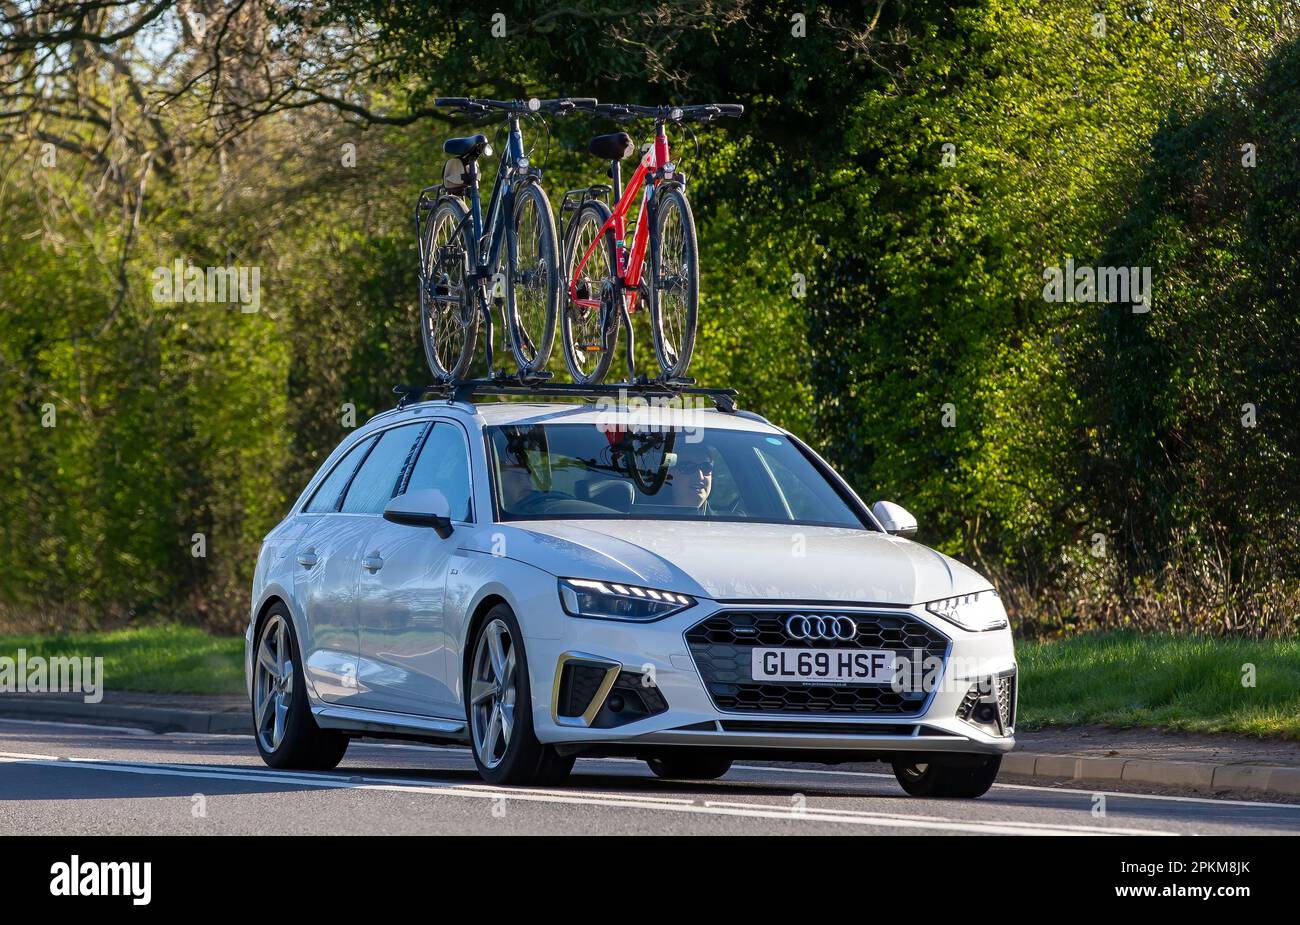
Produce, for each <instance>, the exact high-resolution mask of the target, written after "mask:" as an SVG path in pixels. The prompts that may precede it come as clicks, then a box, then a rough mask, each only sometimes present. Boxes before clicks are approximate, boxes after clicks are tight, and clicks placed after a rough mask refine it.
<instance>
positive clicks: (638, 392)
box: [393, 379, 738, 413]
mask: <svg viewBox="0 0 1300 925" xmlns="http://www.w3.org/2000/svg"><path fill="white" fill-rule="evenodd" d="M693 381H694V380H689V381H687V380H672V379H669V380H664V379H657V380H648V381H638V382H609V383H604V382H602V383H600V384H599V385H578V384H576V383H569V382H536V383H532V384H523V383H517V382H506V381H502V380H500V379H464V380H460V381H456V382H436V383H433V384H431V385H398V386H394V387H393V393H394V394H395V395H400V396H401V399H400V400H399V401H398V403H397V407H398V408H405V407H406V406H407V405H412V404H414V403H415V402H418V401H423V400H424V399H425V398H426V397H427V398H445V399H447V400H449V401H455V402H466V403H468V402H470V401H472V400H473V399H474V397H475V396H476V395H510V396H516V397H521V398H616V399H619V400H620V401H621V402H624V403H626V401H627V400H628V399H629V398H641V399H651V398H680V397H682V396H685V395H697V396H700V397H702V398H708V399H712V401H713V405H714V407H715V408H717V409H718V410H719V411H726V412H728V413H730V412H734V411H735V410H736V396H737V394H738V393H737V392H736V390H735V389H713V388H705V387H703V386H697V385H693V384H691V383H693Z"/></svg>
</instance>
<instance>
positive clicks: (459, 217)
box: [420, 198, 478, 381]
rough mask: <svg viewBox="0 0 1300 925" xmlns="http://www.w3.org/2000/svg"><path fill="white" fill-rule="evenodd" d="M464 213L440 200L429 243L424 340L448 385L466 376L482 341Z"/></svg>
mask: <svg viewBox="0 0 1300 925" xmlns="http://www.w3.org/2000/svg"><path fill="white" fill-rule="evenodd" d="M465 214H466V213H465V207H464V206H462V205H461V204H460V202H459V201H458V200H456V199H452V198H444V199H440V200H438V204H437V205H436V206H434V209H433V214H432V215H430V216H429V223H428V225H427V229H428V230H427V231H426V232H425V238H424V260H425V265H424V267H422V270H423V272H422V273H421V274H420V276H421V278H420V335H421V337H422V338H423V340H424V355H425V358H426V359H427V360H428V361H429V369H430V370H431V371H432V372H433V375H434V376H435V377H436V378H438V379H440V380H443V381H447V380H451V379H463V378H464V377H465V373H466V372H468V371H469V364H470V360H471V359H473V356H474V341H475V339H476V337H477V336H478V313H477V312H476V311H475V309H474V294H473V289H472V287H471V286H470V285H468V284H467V283H466V279H467V277H468V276H469V266H470V260H471V255H472V254H473V253H474V244H473V242H472V241H471V238H472V235H471V234H470V231H469V228H468V224H469V223H468V222H466V221H465Z"/></svg>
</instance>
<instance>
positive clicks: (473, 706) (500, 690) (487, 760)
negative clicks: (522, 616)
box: [470, 620, 518, 768]
mask: <svg viewBox="0 0 1300 925" xmlns="http://www.w3.org/2000/svg"><path fill="white" fill-rule="evenodd" d="M517 668H518V663H517V661H516V658H515V645H514V639H513V638H512V637H511V635H510V628H509V627H508V626H506V624H505V622H504V621H502V620H493V621H492V622H491V623H489V624H488V625H487V626H486V627H484V628H483V632H482V633H481V634H479V638H478V645H477V646H476V648H475V650H474V662H473V669H472V671H471V672H470V725H471V727H472V731H473V734H474V751H475V753H476V754H477V755H478V758H479V761H481V762H482V763H483V766H484V767H487V768H495V767H496V766H497V765H499V764H500V763H501V762H502V761H503V760H504V759H505V756H506V750H507V749H508V748H509V747H510V737H511V736H512V735H513V734H514V729H515V671H516V670H517Z"/></svg>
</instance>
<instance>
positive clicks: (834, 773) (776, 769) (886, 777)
mask: <svg viewBox="0 0 1300 925" xmlns="http://www.w3.org/2000/svg"><path fill="white" fill-rule="evenodd" d="M223 738H225V737H224V736H223ZM361 745H362V747H363V748H399V749H410V750H412V751H426V752H427V751H433V752H447V753H449V754H459V755H464V756H465V757H466V758H467V759H468V758H469V757H470V755H469V752H468V750H467V749H466V748H464V747H461V748H457V747H455V746H449V745H416V744H412V743H406V742H370V741H367V742H363V743H361ZM578 760H579V761H586V762H593V763H594V762H597V761H599V762H605V761H617V762H621V763H623V764H645V762H644V761H642V760H641V759H639V758H585V759H584V758H581V757H579V759H578ZM587 766H588V767H591V764H588V765H587ZM731 769H732V770H733V771H757V772H760V773H764V774H794V775H805V774H807V775H813V776H826V777H868V778H872V779H873V780H883V781H893V780H895V777H894V775H893V774H892V773H890V774H882V773H878V772H875V771H839V770H835V769H833V768H791V767H780V766H767V765H759V764H733V765H732V766H731ZM993 789H994V790H1028V791H1031V792H1037V793H1073V794H1082V795H1084V796H1089V797H1090V796H1093V795H1094V794H1098V793H1100V794H1103V795H1104V796H1106V797H1107V798H1108V799H1109V798H1110V797H1122V798H1127V799H1130V800H1163V801H1166V802H1170V803H1207V804H1210V805H1213V806H1242V807H1267V808H1270V809H1294V810H1300V803H1269V802H1266V801H1264V800H1231V799H1227V798H1222V799H1220V798H1218V797H1180V796H1172V795H1170V794H1162V793H1132V792H1130V791H1127V790H1096V789H1094V790H1083V789H1072V788H1069V787H1041V786H1035V785H1033V784H1004V783H1000V782H999V783H995V784H994V785H993Z"/></svg>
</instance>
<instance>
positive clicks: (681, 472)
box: [668, 446, 713, 517]
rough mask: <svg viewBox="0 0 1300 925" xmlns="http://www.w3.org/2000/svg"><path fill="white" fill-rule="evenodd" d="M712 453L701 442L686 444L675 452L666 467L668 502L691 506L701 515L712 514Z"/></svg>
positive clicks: (680, 505)
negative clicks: (674, 459) (691, 444)
mask: <svg viewBox="0 0 1300 925" xmlns="http://www.w3.org/2000/svg"><path fill="white" fill-rule="evenodd" d="M712 491H713V456H712V455H710V453H709V451H708V450H707V449H706V448H705V447H702V446H688V447H687V448H686V449H685V450H683V451H682V452H681V453H678V454H677V459H676V461H674V462H673V464H672V466H671V467H670V468H669V470H668V498H669V503H670V504H674V505H677V506H678V507H686V508H691V509H693V510H694V512H695V513H696V514H698V515H699V516H700V517H708V516H710V515H711V514H713V509H712V508H710V507H709V494H710V493H711V492H712Z"/></svg>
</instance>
